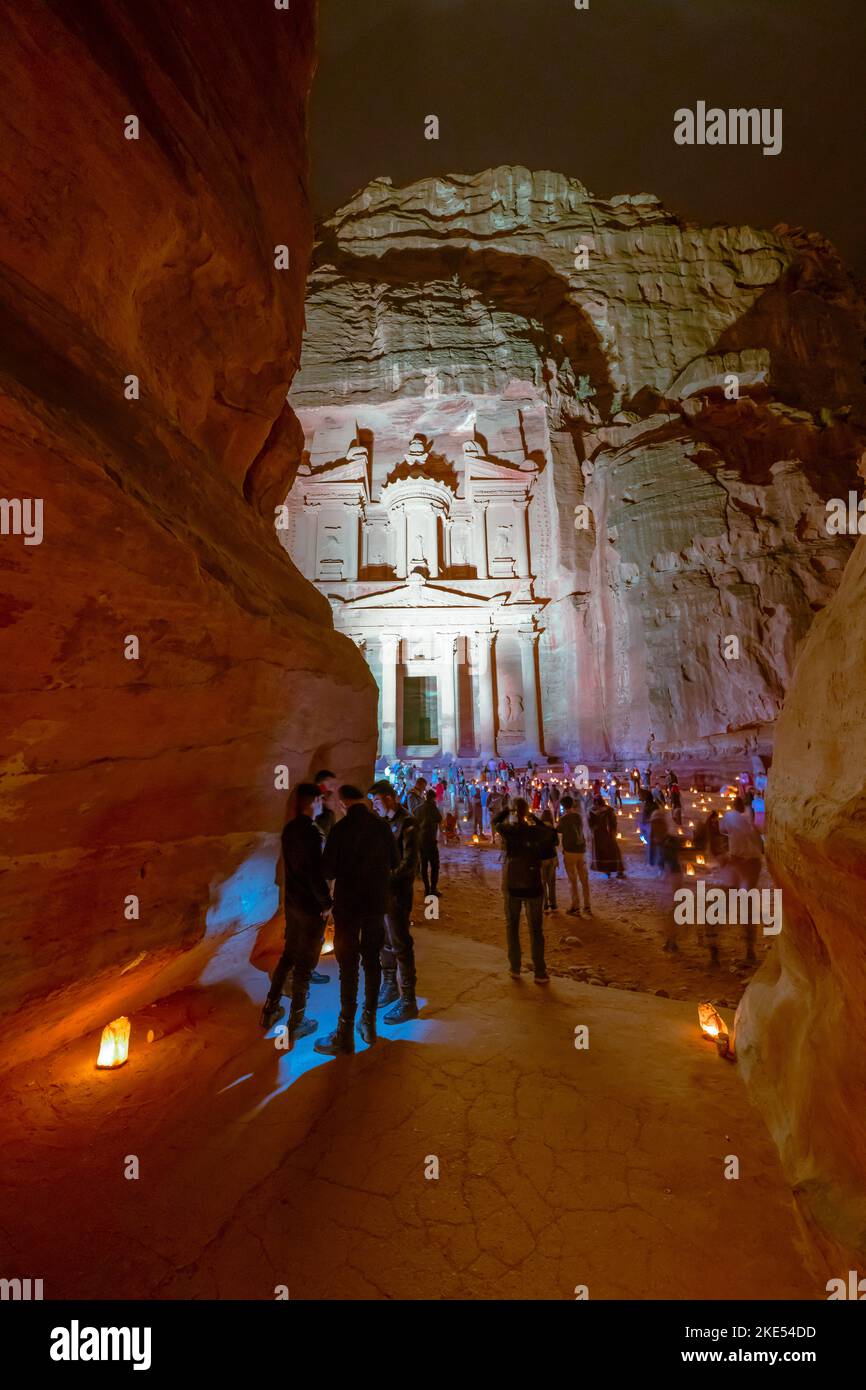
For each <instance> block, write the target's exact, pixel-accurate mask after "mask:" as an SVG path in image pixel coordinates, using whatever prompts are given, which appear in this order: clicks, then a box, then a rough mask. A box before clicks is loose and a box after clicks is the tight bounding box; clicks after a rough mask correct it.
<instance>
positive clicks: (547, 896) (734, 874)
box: [262, 764, 763, 1056]
mask: <svg viewBox="0 0 866 1390" xmlns="http://www.w3.org/2000/svg"><path fill="white" fill-rule="evenodd" d="M566 771H567V772H568V775H567V776H566V775H562V776H561V777H559V779H558V780H553V779H542V778H539V777H538V776H536V775H535V769H533V768H532V767H529V768H527V769H522V770H521V771H520V772H519V773H518V772H517V771H516V770H515V769H514V768H513V767H511V766H509V765H508V764H501V765H500V764H497V765H496V766H495V767H490V768H485V769H484V770H483V772H482V775H481V776H480V777H476V778H474V779H469V778H467V777H466V775H465V773H464V772H463V769H462V768H459V767H457V766H455V767H452V768H449V769H448V771H447V775H446V776H440V775H438V770H434V772H433V774H432V776H431V785H428V783H427V779H426V778H425V777H424V776H422V775H420V774H419V773H418V772H417V769H415V768H413V767H411V765H401V766H400V767H399V769H397V774H399V775H397V774H395V769H393V768H392V769H388V772H389V775H388V776H385V777H381V778H379V779H378V780H377V781H375V782H374V783H373V785H372V786H371V787H370V788H369V790H368V791H367V792H366V793H365V792H364V791H363V790H361V788H359V787H357V786H354V785H352V784H350V783H343V784H342V785H339V786H338V783H337V778H336V775H335V774H334V773H333V772H331V771H330V770H328V769H322V770H321V771H320V772H319V773H317V775H316V778H315V781H311V782H302V783H301V784H300V785H299V786H298V787H297V788H296V789H295V791H294V793H293V814H292V816H291V819H290V820H289V821H288V823H287V824H286V826H285V828H284V830H283V832H282V864H283V873H284V895H283V896H284V905H285V946H284V949H283V952H282V955H281V956H280V959H279V961H278V963H277V966H276V969H275V970H274V971H273V975H272V977H271V984H270V990H269V992H268V997H267V1000H266V1002H265V1005H264V1008H263V1010H262V1026H263V1027H264V1028H265V1029H268V1030H269V1029H270V1028H272V1027H273V1026H274V1024H275V1023H277V1022H278V1021H279V1020H280V1019H281V1018H283V1017H284V1016H285V1009H284V1007H283V1005H282V1003H281V999H282V996H283V991H284V989H286V986H287V982H288V980H289V976H290V975H291V983H290V986H289V995H290V1005H289V1017H288V1023H287V1030H286V1031H287V1034H288V1046H289V1048H291V1047H292V1046H293V1045H294V1043H295V1041H296V1040H297V1039H298V1038H302V1037H306V1036H308V1035H310V1034H311V1033H313V1032H315V1031H316V1029H317V1027H318V1025H317V1023H316V1020H315V1019H313V1018H310V1017H309V1015H308V1013H307V1003H308V997H309V992H310V986H311V984H318V983H326V982H327V981H328V976H327V975H324V974H322V973H320V972H318V971H317V970H316V965H317V964H318V960H319V956H320V953H321V949H322V945H323V941H324V935H325V928H326V924H327V923H328V921H329V920H332V921H333V939H334V954H335V956H336V960H337V964H338V966H339V972H340V1014H339V1020H338V1023H337V1027H336V1029H335V1031H334V1032H333V1033H330V1034H328V1035H326V1036H324V1037H321V1038H317V1040H316V1042H315V1044H314V1046H315V1049H316V1051H317V1052H320V1053H323V1054H325V1055H327V1056H335V1055H337V1054H340V1053H351V1052H354V1048H355V1042H354V1038H355V1027H356V1023H355V1020H356V1014H357V1004H358V990H359V983H360V967H361V965H362V964H363V967H364V993H363V1002H362V1008H361V1014H360V1019H359V1020H358V1023H357V1030H358V1032H359V1033H360V1036H361V1037H362V1038H363V1040H364V1041H365V1042H366V1043H367V1044H372V1043H373V1042H375V1040H376V1036H377V1032H376V1029H377V1017H378V1011H379V1010H380V1009H383V1008H386V1009H388V1012H386V1013H385V1014H384V1015H383V1019H384V1022H385V1023H386V1024H389V1025H397V1024H401V1023H405V1022H408V1021H409V1020H411V1019H413V1018H417V1017H418V1003H417V998H416V970H415V948H414V941H413V937H412V908H413V897H414V890H415V880H416V878H418V877H420V879H421V881H422V883H423V887H424V896H425V899H428V900H429V899H430V898H431V897H436V898H438V896H439V871H440V859H439V844H440V840H442V841H444V843H445V844H446V845H447V844H459V843H460V842H461V819H462V821H463V822H465V820H466V819H467V818H468V819H470V821H471V824H472V827H473V839H474V840H479V839H480V837H481V836H482V835H483V834H484V833H485V832H486V830H489V832H490V834H491V835H495V836H497V837H498V838H499V841H500V843H501V845H502V848H503V878H502V892H503V899H504V909H505V933H506V943H507V951H508V961H509V968H510V970H511V973H512V975H513V976H515V977H517V976H518V975H519V974H520V971H521V946H520V920H521V916H522V915H525V917H526V922H527V927H528V932H529V942H530V952H531V956H532V967H533V971H534V977H535V980H536V981H537V983H538V984H546V983H547V982H548V975H547V968H546V965H545V959H544V949H545V946H544V931H543V925H542V924H543V916H544V913H545V912H555V911H557V910H558V908H557V868H558V865H559V853H560V851H561V853H562V864H563V868H564V870H565V874H566V878H567V880H568V884H569V887H570V892H571V902H570V905H569V906H568V907H567V908H565V909H564V910H565V912H566V913H570V914H572V915H579V914H581V913H582V914H583V915H584V916H591V907H590V880H589V869H590V868H591V869H592V870H594V871H595V872H597V873H600V874H605V875H606V876H607V877H608V878H612V877H617V878H624V877H625V868H624V863H623V857H622V852H621V850H620V845H619V840H620V838H621V836H620V833H619V831H618V829H617V814H616V812H617V809H618V808H619V807H621V806H622V796H621V787H620V778H619V777H617V776H616V775H614V774H608V773H604V774H603V775H602V777H600V778H596V779H594V780H593V781H592V782H589V781H588V779H587V778H586V777H582V778H576V776H575V774H573V773H572V772H571V769H567V770H566ZM628 780H630V781H631V784H632V790H633V791H634V792H635V794H637V795H638V796H639V798H640V803H641V809H640V827H641V838H642V839H643V840H644V842H645V844H646V846H647V858H648V862H649V864H650V866H651V867H654V868H655V869H656V871H657V873H658V875H659V876H660V877H664V876H671V877H672V878H673V880H674V881H675V882H681V881H682V877H681V876H682V864H681V859H682V855H683V853H684V848H685V846H686V843H687V842H685V841H684V839H683V836H682V831H681V829H680V827H681V824H682V799H681V794H680V789H679V786H678V783H677V779H676V776H675V775H674V774H670V773H666V774H664V775H663V777H661V778H659V777H656V778H655V779H653V778H652V776H651V770H650V769H648V770H647V773H646V775H645V776H644V777H641V775H640V773H639V772H638V770H637V769H636V768H635V769H633V770H632V772H631V773H630V774H629V777H628ZM452 789H453V800H452ZM463 808H466V809H465V810H464V809H463ZM590 844H591V855H590V857H589V863H588V862H587V857H588V851H589V847H590ZM694 848H695V849H697V850H701V851H702V852H703V854H704V856H706V857H707V858H709V859H711V860H712V861H713V862H715V863H716V864H718V865H720V866H724V868H725V870H726V873H727V874H728V876H729V878H731V882H732V884H733V886H735V887H741V888H754V887H755V886H756V885H757V883H758V879H759V877H760V873H761V868H762V864H763V846H762V842H761V837H760V835H759V834H758V832H757V830H756V828H755V825H754V811H753V809H752V808H751V807H750V805H749V804H748V802H747V800H746V798H745V797H739V796H738V797H736V798H735V799H734V801H733V804H732V806H731V808H730V810H728V811H727V812H726V813H725V814H724V815H723V816H721V817H720V816H719V813H718V812H716V811H711V812H710V813H709V815H708V816H707V818H706V820H705V821H704V822H703V823H702V824H701V825H700V826H699V827H698V829H697V830H696V832H695V834H694ZM690 872H691V870H690ZM706 939H707V944H708V946H709V950H710V957H711V960H712V961H713V962H714V963H716V964H717V963H718V943H717V939H716V936H715V935H714V934H713V933H712V932H709V933H708V934H707V937H706ZM747 946H748V950H747V957H746V959H747V961H749V962H753V961H754V959H755V955H754V934H752V936H751V937H749V938H748V940H747ZM664 949H665V950H666V951H667V950H677V949H678V946H677V943H676V940H675V937H674V935H673V933H672V931H669V932H668V936H667V938H666V940H665V943H664Z"/></svg>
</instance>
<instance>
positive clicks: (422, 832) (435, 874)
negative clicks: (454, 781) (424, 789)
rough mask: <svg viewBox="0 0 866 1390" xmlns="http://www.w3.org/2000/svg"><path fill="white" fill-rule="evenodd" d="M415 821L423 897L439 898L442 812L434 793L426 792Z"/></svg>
mask: <svg viewBox="0 0 866 1390" xmlns="http://www.w3.org/2000/svg"><path fill="white" fill-rule="evenodd" d="M415 819H416V820H417V822H418V854H419V858H420V860H421V880H422V882H423V884H424V897H425V898H429V896H430V894H431V893H432V894H433V896H434V898H438V897H439V893H438V891H437V888H438V884H439V827H440V825H441V824H442V812H441V811H440V810H439V807H438V806H437V805H436V793H435V792H434V791H428V793H427V795H426V797H425V798H424V803H423V805H422V806H421V809H420V810H419V811H418V813H417V815H416V816H415Z"/></svg>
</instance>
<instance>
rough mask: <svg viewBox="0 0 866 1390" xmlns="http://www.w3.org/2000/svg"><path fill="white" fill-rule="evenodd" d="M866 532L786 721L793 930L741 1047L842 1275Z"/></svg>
mask: <svg viewBox="0 0 866 1390" xmlns="http://www.w3.org/2000/svg"><path fill="white" fill-rule="evenodd" d="M864 769H866V539H861V540H860V541H858V543H857V548H856V550H855V552H854V555H853V557H852V559H851V560H850V561H849V563H848V566H847V568H846V570H845V574H844V576H843V578H842V583H841V585H840V587H839V589H838V591H837V593H836V595H835V596H834V598H833V600H832V602H831V603H830V604H829V606H828V607H827V608H825V609H824V611H823V612H822V613H820V614H819V615H818V617H817V618H816V619H815V622H814V624H813V626H812V629H811V631H810V633H809V636H808V637H807V639H806V642H805V645H804V648H803V651H802V654H801V656H800V659H799V661H798V664H797V670H796V672H795V676H794V681H793V685H792V688H791V689H790V690H789V692H788V695H787V698H786V701H785V707H784V709H783V711H782V715H781V718H780V720H779V727H778V732H777V737H776V756H775V761H774V763H773V768H772V772H771V775H770V797H771V803H770V804H771V808H772V817H771V829H770V835H769V838H768V858H769V862H770V866H771V869H772V872H773V877H774V880H775V882H776V883H778V884H779V885H780V887H781V889H782V895H783V896H782V904H783V914H784V918H783V920H784V925H783V929H782V932H781V934H780V936H779V939H778V942H777V944H776V949H775V950H774V951H773V952H771V954H770V956H769V957H768V959H767V961H766V963H765V964H764V966H763V967H762V969H761V970H760V971H759V973H758V974H757V975H756V976H755V979H754V980H753V981H752V983H751V984H750V985H749V988H748V990H747V991H746V994H745V996H744V998H743V1001H742V1003H741V1005H740V1009H739V1012H738V1015H737V1034H736V1045H737V1055H738V1057H739V1059H740V1066H741V1067H742V1069H743V1070H744V1073H745V1075H746V1077H747V1079H748V1083H749V1087H750V1090H751V1091H752V1094H753V1096H754V1098H755V1099H756V1100H757V1102H758V1104H759V1106H760V1108H761V1109H762V1111H763V1112H764V1115H765V1117H766V1119H767V1122H768V1125H769V1127H770V1130H771V1132H772V1134H773V1137H774V1138H775V1140H776V1142H777V1144H778V1146H779V1150H780V1153H781V1155H782V1161H783V1164H784V1167H785V1171H786V1173H787V1175H788V1178H789V1180H790V1182H791V1185H792V1187H793V1189H794V1192H795V1194H796V1197H797V1201H798V1206H799V1209H800V1211H801V1213H802V1216H803V1219H804V1221H805V1224H806V1226H807V1228H808V1230H809V1231H810V1233H811V1235H812V1236H813V1238H815V1240H816V1241H817V1243H818V1245H819V1247H820V1248H821V1249H822V1251H823V1252H824V1254H825V1257H826V1264H827V1266H828V1268H829V1269H830V1271H831V1273H832V1274H833V1275H834V1276H837V1277H841V1278H847V1272H848V1270H849V1269H850V1268H857V1269H859V1273H860V1275H861V1276H862V1275H863V1272H864V1262H866V1106H864V1096H866V1052H864V1045H866V931H864V924H866V771H864Z"/></svg>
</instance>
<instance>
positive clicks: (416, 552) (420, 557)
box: [409, 533, 427, 565]
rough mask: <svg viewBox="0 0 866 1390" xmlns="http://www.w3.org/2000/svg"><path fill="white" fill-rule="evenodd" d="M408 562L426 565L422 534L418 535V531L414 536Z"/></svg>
mask: <svg viewBox="0 0 866 1390" xmlns="http://www.w3.org/2000/svg"><path fill="white" fill-rule="evenodd" d="M409 564H410V565H426V564H427V558H426V556H425V554H424V537H423V536H422V535H420V533H419V534H418V535H416V537H415V542H414V544H413V546H412V559H411V560H410V561H409Z"/></svg>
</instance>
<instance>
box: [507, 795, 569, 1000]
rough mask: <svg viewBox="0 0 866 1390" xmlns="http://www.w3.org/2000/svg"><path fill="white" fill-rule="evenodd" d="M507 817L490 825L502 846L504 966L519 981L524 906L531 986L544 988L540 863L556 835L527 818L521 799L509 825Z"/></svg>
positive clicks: (518, 799) (546, 979)
mask: <svg viewBox="0 0 866 1390" xmlns="http://www.w3.org/2000/svg"><path fill="white" fill-rule="evenodd" d="M510 815H511V812H510V811H508V810H504V811H500V813H499V815H498V816H497V817H496V820H495V821H494V822H493V829H494V830H496V831H497V832H498V833H499V834H500V835H501V836H502V839H503V842H504V844H505V855H506V862H505V894H504V896H505V934H506V940H507V942H508V963H509V965H510V967H511V974H512V977H513V978H514V979H515V980H519V979H520V909H521V907H522V906H523V905H524V904H525V905H526V918H527V922H528V923H529V941H530V947H531V950H532V965H533V968H534V970H535V983H536V984H538V985H546V984H548V982H549V976H548V974H547V966H546V964H545V961H544V929H543V927H542V894H543V884H542V879H541V861H542V860H543V859H545V858H547V857H548V856H549V853H550V844H551V835H553V836H554V843H555V834H556V832H555V831H553V832H552V831H551V830H549V829H548V827H547V826H546V825H542V823H541V821H539V820H536V818H535V816H533V815H531V814H530V811H529V807H528V806H527V804H526V802H525V801H524V800H523V798H522V797H518V798H517V800H516V801H515V803H514V816H515V819H514V821H513V822H510V821H509V817H510Z"/></svg>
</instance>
